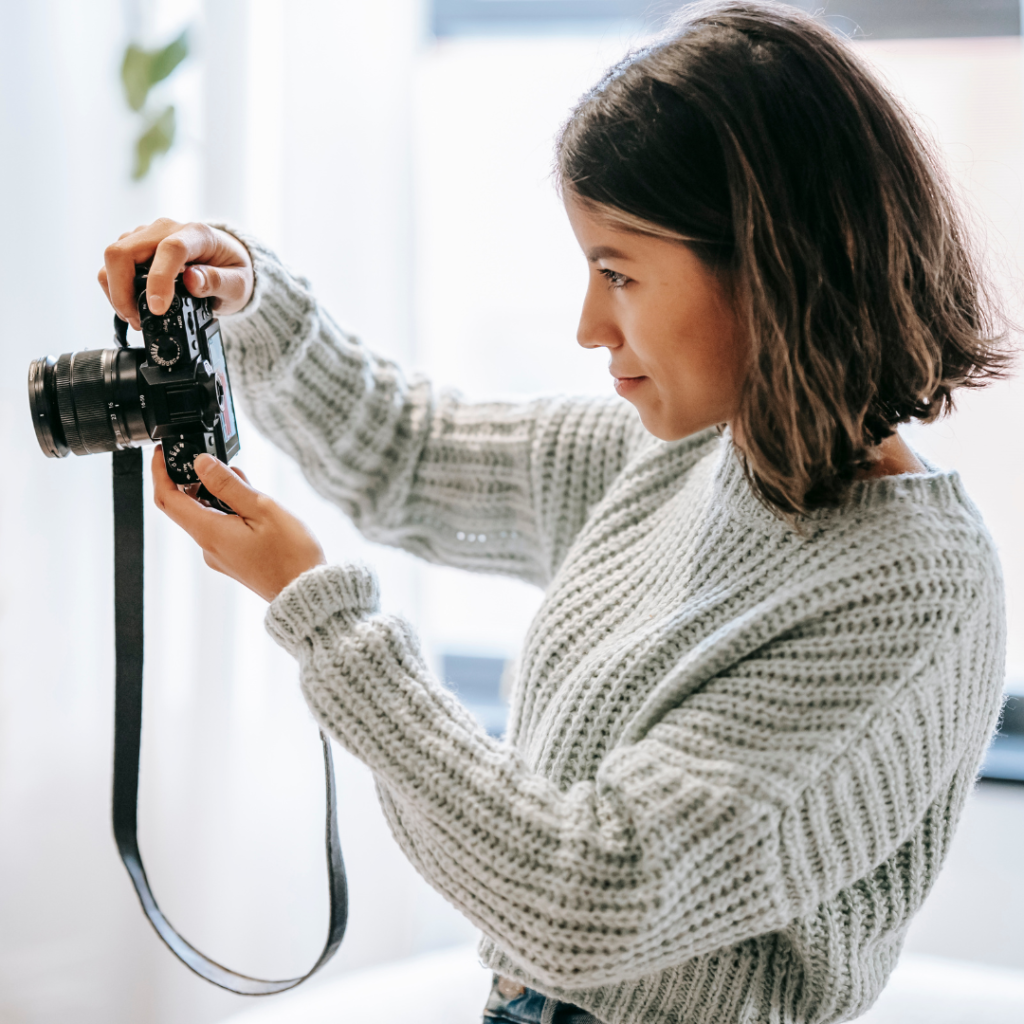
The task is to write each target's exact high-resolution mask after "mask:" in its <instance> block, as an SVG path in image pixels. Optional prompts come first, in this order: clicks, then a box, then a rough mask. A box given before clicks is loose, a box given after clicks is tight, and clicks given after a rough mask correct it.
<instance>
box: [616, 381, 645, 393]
mask: <svg viewBox="0 0 1024 1024" xmlns="http://www.w3.org/2000/svg"><path fill="white" fill-rule="evenodd" d="M646 380H647V378H646V377H616V378H615V390H616V391H617V392H618V393H619V394H620V395H622V397H623V398H625V397H626V396H627V395H631V394H632V393H633V392H634V391H636V389H637V388H639V387H640V385H641V384H643V383H644V381H646Z"/></svg>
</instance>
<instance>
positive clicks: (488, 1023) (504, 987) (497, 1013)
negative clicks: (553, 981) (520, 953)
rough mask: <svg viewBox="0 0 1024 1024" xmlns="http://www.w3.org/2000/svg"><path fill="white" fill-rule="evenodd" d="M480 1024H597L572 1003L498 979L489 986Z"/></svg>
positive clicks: (594, 1019) (584, 1011)
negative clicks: (481, 1023)
mask: <svg viewBox="0 0 1024 1024" xmlns="http://www.w3.org/2000/svg"><path fill="white" fill-rule="evenodd" d="M483 1024H601V1022H600V1021H599V1020H598V1019H597V1018H596V1017H594V1016H593V1015H592V1014H589V1013H587V1012H586V1010H581V1009H580V1008H579V1007H578V1006H573V1005H572V1003H562V1002H559V1001H558V1000H557V999H555V998H553V997H552V996H544V995H541V994H540V992H535V991H534V990H533V989H532V988H525V987H524V986H522V985H518V984H515V983H514V982H510V981H508V980H507V979H502V978H499V977H498V975H497V974H496V975H495V976H494V981H493V982H492V983H491V994H490V996H489V997H488V999H487V1005H486V1006H485V1007H484V1019H483Z"/></svg>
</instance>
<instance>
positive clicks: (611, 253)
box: [587, 245, 629, 263]
mask: <svg viewBox="0 0 1024 1024" xmlns="http://www.w3.org/2000/svg"><path fill="white" fill-rule="evenodd" d="M628 259H629V256H627V255H626V254H625V253H624V252H623V251H622V250H621V249H616V248H614V246H611V245H595V246H594V248H593V249H590V250H589V251H588V252H587V260H588V261H589V262H590V263H596V262H597V261H598V260H628Z"/></svg>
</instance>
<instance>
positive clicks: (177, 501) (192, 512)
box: [153, 446, 245, 550]
mask: <svg viewBox="0 0 1024 1024" xmlns="http://www.w3.org/2000/svg"><path fill="white" fill-rule="evenodd" d="M153 499H154V501H155V502H156V505H157V508H159V509H160V510H161V511H162V512H165V513H166V514H167V516H168V518H170V519H172V520H173V521H174V522H175V523H177V524H178V526H180V527H181V528H182V529H183V530H184V531H185V532H186V533H187V534H188V535H189V536H190V537H191V538H192V539H193V540H194V541H195V542H196V543H197V544H198V545H199V546H200V547H201V548H203V549H204V550H205V549H210V548H214V547H216V546H217V542H218V540H219V539H220V536H221V531H222V530H224V529H225V528H228V529H230V528H231V527H230V526H229V525H228V524H230V523H234V524H236V525H240V524H239V523H238V520H237V519H236V518H235V517H234V516H226V515H224V513H223V512H218V511H217V510H216V509H212V508H207V507H206V506H205V505H200V504H199V502H198V501H196V500H195V499H194V498H190V497H189V496H188V495H187V494H186V493H185V492H184V491H179V490H178V488H177V486H176V485H175V483H174V481H173V480H172V479H171V478H170V477H169V476H168V475H167V467H166V466H165V465H164V453H163V449H162V448H161V447H159V446H158V447H157V449H156V451H155V452H154V453H153ZM242 528H243V529H245V527H244V526H243V527H242Z"/></svg>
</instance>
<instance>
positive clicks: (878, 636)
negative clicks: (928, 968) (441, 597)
mask: <svg viewBox="0 0 1024 1024" xmlns="http://www.w3.org/2000/svg"><path fill="white" fill-rule="evenodd" d="M243 241H245V242H246V244H247V245H248V247H249V249H250V252H251V254H252V256H253V260H254V265H255V270H256V290H255V293H254V296H253V299H252V301H251V302H250V303H249V305H248V306H247V307H246V309H244V310H243V311H242V312H241V313H240V314H238V315H236V316H233V317H229V318H225V321H224V325H223V331H224V336H225V340H226V345H227V351H228V359H229V364H230V369H231V373H232V380H233V382H234V385H235V388H236V390H237V391H238V393H239V395H240V399H241V402H242V403H243V405H244V407H245V408H246V410H247V411H248V413H249V414H250V416H251V418H252V419H253V421H254V422H255V423H256V425H257V426H258V427H259V429H260V430H261V431H263V432H264V433H266V435H267V436H268V437H269V438H271V439H272V440H273V441H274V442H275V443H276V444H278V445H279V446H280V447H281V448H282V449H283V450H284V451H285V452H287V453H288V454H289V455H291V456H292V457H293V458H295V459H296V460H297V461H298V463H299V464H300V466H301V467H302V469H303V470H304V472H305V474H306V476H307V477H308V478H309V480H310V481H311V483H312V484H313V486H314V487H316V488H317V490H318V491H320V492H321V493H322V494H323V495H325V496H326V497H328V498H329V499H331V500H332V501H333V502H335V503H337V504H338V505H339V506H340V507H341V508H342V509H343V510H344V511H345V513H347V514H348V515H349V516H350V517H351V518H352V520H353V521H354V522H355V523H356V525H357V526H358V527H359V528H360V529H361V530H362V531H363V533H364V534H365V535H366V536H367V537H369V538H371V539H373V540H376V541H381V542H383V543H386V544H393V545H397V546H399V547H402V548H404V549H406V550H407V551H411V552H413V553H414V554H416V555H419V556H421V557H422V558H425V559H427V560H429V561H432V562H439V563H443V564H446V565H453V566H458V567H460V568H463V569H469V570H474V571H480V572H491V573H504V574H509V575H513V576H517V577H519V578H522V579H525V580H529V581H531V582H533V583H536V584H538V585H540V586H543V587H544V588H546V594H545V599H544V603H543V606H542V607H541V609H540V611H539V612H538V614H537V616H536V619H535V620H534V622H533V624H532V626H531V628H530V631H529V634H528V636H527V638H526V641H525V644H524V647H523V651H522V655H521V658H520V660H519V668H518V675H517V679H516V681H515V685H514V690H513V699H512V709H511V717H510V722H509V727H508V734H507V737H506V738H505V739H504V740H503V741H501V740H496V739H493V738H491V737H489V736H488V735H487V734H486V733H485V732H484V730H483V729H482V728H481V727H480V726H478V725H477V724H476V722H475V721H474V719H473V718H472V717H471V716H470V715H469V714H468V713H467V712H466V711H465V710H464V709H463V707H462V706H461V705H460V704H459V702H458V701H457V700H456V699H455V698H454V697H453V696H452V695H451V694H450V693H449V691H448V690H446V689H445V687H444V686H443V685H442V684H441V683H440V682H439V681H438V680H437V679H436V678H435V677H434V676H433V675H432V674H431V672H430V670H429V668H428V667H427V665H426V663H425V660H424V657H423V655H422V653H421V651H420V647H419V644H418V642H417V639H416V636H415V634H414V632H413V630H412V629H411V628H410V626H409V625H408V624H407V623H406V622H404V621H403V620H401V619H399V618H396V617H393V616H389V615H383V614H381V613H380V610H379V606H378V594H377V585H376V581H375V578H374V576H373V574H372V573H371V572H370V571H369V570H368V569H366V568H363V567H359V566H353V565H334V566H328V567H321V568H317V569H314V570H312V571H310V572H307V573H305V574H303V575H302V576H300V577H299V578H298V579H297V580H295V581H294V582H293V583H291V584H290V585H289V586H288V587H286V588H285V589H284V590H283V591H282V592H281V594H280V595H279V596H278V597H277V599H276V600H275V601H274V602H273V603H272V604H271V606H270V608H269V610H268V613H267V620H266V621H267V627H268V629H269V631H270V633H271V634H272V635H273V636H274V638H275V639H276V640H277V641H278V642H279V643H280V644H282V645H283V646H284V647H285V648H287V649H288V650H289V651H291V652H292V653H293V654H294V655H295V657H296V658H297V660H298V663H299V666H300V676H301V685H302V688H303V692H304V694H305V697H306V699H307V701H308V703H309V706H310V707H311V709H312V710H313V713H314V714H315V715H316V717H317V718H318V719H319V721H320V722H321V723H322V725H323V727H324V728H325V729H327V730H328V731H329V732H330V734H331V735H332V736H334V737H335V739H337V741H338V742H339V743H341V744H342V745H343V746H344V747H346V748H347V749H348V750H349V751H351V752H352V753H353V754H354V755H355V756H356V757H358V758H360V759H361V760H362V761H364V762H365V763H366V764H367V765H368V766H369V767H370V768H371V769H372V771H373V773H374V776H375V778H376V782H377V787H378V792H379V796H380V801H381V804H382V805H383V808H384V812H385V814H386V816H387V819H388V822H389V823H390V826H391V829H392V831H393V833H394V836H395V838H396V840H397V841H398V843H399V844H400V845H401V847H402V849H403V850H404V852H405V854H406V855H407V856H408V857H409V859H410V860H411V861H412V863H413V864H414V865H415V867H416V868H417V869H418V870H419V871H420V873H421V874H422V875H423V877H424V878H425V879H426V880H427V881H428V882H429V883H430V884H431V885H432V886H434V887H435V888H436V889H437V890H438V891H439V892H441V893H442V894H443V895H444V896H445V897H446V898H447V899H448V900H449V901H450V902H451V903H453V904H454V905H455V906H456V907H457V908H458V909H459V910H460V911H462V913H463V914H465V915H466V916H467V917H468V918H469V919H471V920H472V921H473V922H475V923H476V924H477V925H478V926H479V928H480V929H481V931H482V933H483V936H484V937H483V941H482V944H481V946H480V952H481V956H482V959H483V961H484V962H485V963H486V964H487V965H489V966H490V967H492V968H493V969H494V970H495V971H497V972H499V973H501V974H504V975H507V976H510V977H513V978H516V979H520V980H521V981H523V982H524V983H526V984H528V985H529V986H531V987H533V988H535V989H538V990H539V991H541V992H543V993H546V994H549V995H553V996H557V997H558V998H560V999H562V1000H565V1001H567V1002H570V1003H574V1004H576V1005H577V1006H580V1007H582V1008H584V1009H586V1010H588V1011H590V1012H591V1013H592V1014H594V1015H595V1016H596V1017H597V1018H599V1019H600V1020H601V1021H603V1022H606V1024H641V1022H643V1024H655V1022H669V1021H672V1022H680V1024H734V1022H735V1024H739V1022H744V1024H754V1022H758V1024H760V1022H764V1024H769V1022H771V1024H787V1022H790V1024H811V1022H826V1021H841V1020H849V1019H852V1018H854V1017H856V1016H858V1015H859V1014H861V1013H862V1012H864V1011H865V1010H866V1009H867V1007H868V1006H870V1004H871V1003H872V1002H873V1001H874V1000H875V998H876V997H877V996H878V994H879V992H880V991H881V989H882V987H883V986H884V984H885V982H886V979H887V977H888V975H889V973H890V971H891V970H892V968H893V966H894V964H895V962H896V959H897V956H898V954H899V951H900V947H901V944H902V941H903V938H904V936H905V933H906V930H907V926H908V923H909V921H910V919H911V917H912V916H913V914H914V912H915V911H916V910H917V909H918V908H919V907H920V906H921V903H922V901H923V900H924V898H925V896H926V894H927V893H928V891H929V888H930V887H931V885H932V883H933V881H934V880H935V877H936V875H937V873H938V871H939V868H940V866H941V864H942V861H943V858H944V857H945V855H946V851H947V850H948V848H949V843H950V839H951V836H952V833H953V829H954V827H955V824H956V821H957V819H958V817H959V815H960V812H961V809H962V807H963V804H964V800H965V797H966V795H967V793H968V791H969V790H970V788H971V785H972V783H973V781H974V778H975V773H976V770H977V766H978V764H979V761H980V759H981V757H982V754H983V752H984V748H985V746H986V742H987V740H988V738H989V735H990V732H991V730H992V728H993V725H994V723H995V720H996V717H997V714H998V709H999V704H1000V692H1001V686H1002V680H1003V649H1004V630H1005V627H1004V613H1003V598H1002V583H1001V576H1000V569H999V564H998V560H997V556H996V553H995V551H994V547H993V544H992V541H991V539H990V538H989V535H988V533H987V532H986V530H985V527H984V525H983V523H982V521H981V519H980V517H979V515H978V512H977V511H976V510H975V508H974V506H973V505H972V504H971V502H970V500H969V499H968V497H967V495H966V494H965V493H964V489H963V486H962V484H961V482H960V480H959V478H958V477H957V475H956V474H955V473H946V472H940V471H938V470H935V469H933V468H931V467H929V469H928V471H927V472H925V473H921V474H915V475H906V476H898V477H887V478H881V479H870V480H864V481H860V482H858V483H856V484H855V485H854V488H853V491H852V493H851V495H850V497H849V498H848V500H847V501H846V502H845V504H844V505H843V506H842V508H839V509H835V510H830V511H821V512H818V513H816V514H814V515H811V516H809V517H808V518H807V519H805V520H804V521H803V522H802V523H801V524H800V528H799V529H794V528H793V527H792V526H790V525H787V524H786V523H785V522H783V521H781V520H780V519H778V518H776V517H775V516H774V515H772V514H771V512H769V511H768V510H767V509H766V508H765V507H764V506H762V505H761V504H760V503H759V502H758V501H757V499H756V498H755V496H754V494H753V493H752V491H751V489H750V487H749V486H748V483H747V482H746V479H745V477H744V474H743V470H742V466H741V463H740V460H739V459H738V457H737V454H736V451H735V450H734V447H733V445H732V443H731V441H730V439H729V437H728V434H727V433H726V434H725V435H719V434H718V433H717V432H715V431H705V432H702V433H699V434H697V435H694V436H692V437H688V438H685V439H683V440H681V441H674V442H663V441H659V440H656V439H655V438H653V437H651V436H650V435H648V434H646V433H645V431H644V430H643V428H642V427H641V426H640V424H639V422H638V420H637V418H636V415H635V412H634V411H633V409H632V408H631V407H630V406H628V405H626V404H624V403H621V402H619V401H618V400H615V399H609V400H600V399H593V398H584V399H570V398H549V399H542V400H537V401H531V402H525V403H521V404H495V403H492V404H467V403H464V402H462V401H461V400H460V399H459V398H458V397H457V396H455V395H452V394H442V395H440V396H438V395H435V393H434V392H433V391H432V389H431V387H430V386H429V384H428V383H426V382H424V381H415V382H413V383H411V384H406V383H405V382H404V381H403V377H402V375H401V373H400V372H399V370H398V369H397V368H396V367H395V366H394V365H393V364H392V363H390V362H388V361H386V360H384V359H380V358H377V357H375V356H373V355H372V354H370V353H369V352H367V351H366V349H365V348H364V347H363V346H362V345H361V344H360V342H359V341H357V340H356V339H355V338H353V337H351V336H350V335H348V334H347V333H345V332H343V331H342V330H340V329H339V328H338V327H337V326H336V325H335V324H334V322H333V321H332V320H331V319H330V317H329V316H328V315H327V313H326V312H325V311H324V310H323V309H322V308H321V307H320V306H319V305H318V303H317V301H316V299H315V298H314V296H313V294H312V293H311V291H310V288H309V285H308V283H307V282H306V281H304V280H303V279H302V278H299V277H296V276H293V275H292V274H291V273H289V272H288V271H287V270H286V269H284V268H283V267H282V265H281V264H280V263H279V262H278V260H277V259H276V258H275V257H274V255H273V254H272V253H270V252H268V251H267V250H266V249H265V248H263V247H262V246H261V245H260V244H259V243H258V242H256V241H255V240H253V239H249V238H243ZM494 614H496V615H500V614H501V611H500V609H498V608H496V609H494Z"/></svg>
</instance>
